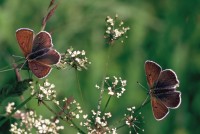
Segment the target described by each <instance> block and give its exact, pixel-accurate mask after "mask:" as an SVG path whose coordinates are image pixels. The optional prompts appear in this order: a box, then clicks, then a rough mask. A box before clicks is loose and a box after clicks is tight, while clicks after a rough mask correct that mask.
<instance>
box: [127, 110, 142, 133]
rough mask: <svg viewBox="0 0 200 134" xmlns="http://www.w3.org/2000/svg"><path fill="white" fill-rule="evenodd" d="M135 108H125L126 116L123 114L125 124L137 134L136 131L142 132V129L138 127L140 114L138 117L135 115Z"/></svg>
mask: <svg viewBox="0 0 200 134" xmlns="http://www.w3.org/2000/svg"><path fill="white" fill-rule="evenodd" d="M134 110H135V107H131V108H127V111H128V112H129V113H128V114H125V115H124V116H125V123H126V125H127V126H128V127H129V128H131V127H132V128H133V129H134V133H136V134H139V133H138V130H141V131H143V132H144V129H141V128H140V127H139V126H138V125H140V124H141V120H142V119H141V116H140V115H141V112H140V113H139V114H138V115H135V112H134ZM129 134H132V131H131V130H130V131H129Z"/></svg>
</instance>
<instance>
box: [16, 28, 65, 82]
mask: <svg viewBox="0 0 200 134" xmlns="http://www.w3.org/2000/svg"><path fill="white" fill-rule="evenodd" d="M16 38H17V41H18V43H19V46H20V48H21V50H22V52H23V54H24V56H25V58H26V60H27V62H28V67H29V69H30V70H31V71H32V72H33V74H34V75H35V76H36V77H38V78H44V77H46V76H47V75H48V74H49V73H50V71H51V70H52V68H51V66H52V65H55V64H57V63H59V61H60V58H61V56H60V54H59V53H58V52H57V51H56V50H55V49H53V44H52V39H51V35H50V34H49V33H48V32H46V31H41V32H39V33H38V34H37V35H36V36H34V33H33V30H31V29H28V28H21V29H18V30H17V31H16Z"/></svg>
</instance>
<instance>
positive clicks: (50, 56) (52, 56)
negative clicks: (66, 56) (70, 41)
mask: <svg viewBox="0 0 200 134" xmlns="http://www.w3.org/2000/svg"><path fill="white" fill-rule="evenodd" d="M60 59H61V56H60V54H59V53H58V52H57V51H56V50H55V49H49V51H48V52H46V53H45V54H43V55H41V56H38V57H37V58H36V59H35V60H36V61H38V62H40V63H42V64H45V65H54V64H57V63H58V62H60Z"/></svg>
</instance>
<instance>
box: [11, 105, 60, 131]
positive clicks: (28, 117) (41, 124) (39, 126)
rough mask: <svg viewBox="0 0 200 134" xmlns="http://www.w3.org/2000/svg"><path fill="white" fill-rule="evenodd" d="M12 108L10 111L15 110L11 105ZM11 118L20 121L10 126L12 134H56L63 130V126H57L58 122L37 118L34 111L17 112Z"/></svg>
mask: <svg viewBox="0 0 200 134" xmlns="http://www.w3.org/2000/svg"><path fill="white" fill-rule="evenodd" d="M8 105H10V104H8ZM8 107H9V106H8ZM12 107H13V108H12V109H15V108H14V105H12ZM11 112H12V111H11ZM7 113H9V111H7ZM13 116H14V117H16V118H17V119H20V121H19V122H15V123H14V124H11V128H10V132H11V133H13V134H22V133H23V134H28V133H31V132H32V131H33V130H34V131H36V133H40V134H46V133H53V134H58V132H59V131H60V130H62V129H64V126H59V125H58V124H59V120H55V121H51V120H49V119H43V117H42V116H37V114H36V113H35V112H34V111H27V112H22V111H20V110H17V112H16V113H15V114H14V115H13Z"/></svg>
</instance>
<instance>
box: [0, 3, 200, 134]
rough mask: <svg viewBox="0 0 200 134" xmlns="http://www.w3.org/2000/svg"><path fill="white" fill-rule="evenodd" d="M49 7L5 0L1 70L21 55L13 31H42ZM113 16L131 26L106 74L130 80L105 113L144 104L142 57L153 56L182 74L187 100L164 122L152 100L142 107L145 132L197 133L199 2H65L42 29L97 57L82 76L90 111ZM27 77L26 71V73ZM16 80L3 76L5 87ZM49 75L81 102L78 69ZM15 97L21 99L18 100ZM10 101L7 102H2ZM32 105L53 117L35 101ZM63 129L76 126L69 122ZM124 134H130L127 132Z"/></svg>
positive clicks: (61, 93) (0, 16)
mask: <svg viewBox="0 0 200 134" xmlns="http://www.w3.org/2000/svg"><path fill="white" fill-rule="evenodd" d="M48 5H49V0H43V1H42V0H0V68H3V67H5V66H7V65H12V62H13V60H12V55H20V56H22V53H21V51H20V49H19V46H18V44H17V41H16V38H15V31H16V30H17V29H18V28H23V27H27V28H31V29H33V30H34V31H35V32H36V33H37V32H39V31H40V29H41V21H42V18H43V16H44V15H45V14H46V13H47V10H46V9H47V7H48ZM115 14H118V15H119V18H121V19H123V20H124V22H125V24H126V25H127V26H129V27H130V28H131V30H130V31H129V32H128V39H124V44H121V43H120V42H116V46H115V47H113V50H112V55H111V61H110V63H109V70H108V74H109V75H110V76H113V75H115V76H121V77H122V78H123V79H127V81H128V83H127V84H128V85H127V91H126V92H125V94H124V95H123V96H122V97H121V99H112V100H111V103H110V105H109V108H108V110H109V111H114V112H113V115H114V116H116V117H118V116H119V115H123V113H124V112H125V110H126V108H127V107H130V106H136V107H139V106H140V104H141V103H142V102H143V100H144V99H145V98H146V91H145V90H143V89H142V88H141V87H140V86H138V84H137V83H136V82H137V81H139V82H140V83H142V84H143V85H144V86H145V87H147V84H146V78H145V74H144V62H145V61H146V60H153V61H155V62H157V63H159V64H160V65H161V66H162V67H163V69H166V68H171V69H173V70H174V71H175V72H176V73H177V76H178V78H179V80H180V87H179V88H178V90H180V91H181V92H182V104H181V105H180V107H179V108H178V109H176V110H171V112H170V114H169V115H168V116H167V117H166V118H165V119H164V120H162V121H159V122H157V121H156V120H155V119H154V117H153V114H152V111H151V106H150V104H148V105H147V106H145V107H144V108H143V109H142V110H141V112H142V115H143V116H144V121H145V123H144V124H142V128H144V130H145V131H144V132H143V133H145V134H146V133H147V134H169V133H171V134H197V133H200V127H199V123H200V104H199V101H200V89H199V88H200V0H192V1H191V0H182V1H181V0H101V1H97V0H96V1H95V0H60V2H59V6H58V8H57V10H56V12H55V14H54V16H53V17H52V18H51V19H50V21H49V22H48V23H47V26H46V29H45V30H47V31H49V32H52V38H53V43H54V47H55V48H56V49H57V50H58V51H59V52H65V50H66V49H68V48H70V46H72V47H73V48H74V49H75V50H82V49H83V50H85V51H86V55H87V57H88V58H89V60H90V61H91V62H92V64H91V65H90V66H89V68H88V70H87V71H83V72H79V73H78V74H79V76H80V78H79V80H80V86H81V88H82V91H83V96H84V99H85V103H86V104H87V105H86V106H85V107H84V109H86V111H87V110H88V111H89V110H91V109H95V108H96V106H97V100H98V96H99V91H98V90H97V89H95V88H94V86H95V84H98V85H100V83H101V80H102V76H103V75H102V74H103V73H104V66H105V59H106V51H107V47H106V46H105V41H104V39H103V35H104V32H105V18H106V16H108V15H109V16H115ZM22 75H23V76H24V78H27V76H28V75H27V73H26V72H25V71H22ZM25 75H26V76H25ZM14 79H15V75H14V72H13V71H9V72H4V73H0V87H2V86H4V85H5V84H12V81H13V80H14ZM48 79H49V82H53V83H54V84H55V85H56V88H57V93H58V97H60V98H64V97H69V96H72V95H73V96H74V97H75V99H77V100H79V101H80V96H79V95H77V94H78V93H79V92H78V88H77V87H78V86H77V81H76V75H75V71H74V70H73V69H67V70H56V69H54V70H53V71H52V73H51V74H50V75H49V76H48ZM25 97H26V96H25ZM105 99H107V97H105ZM12 100H15V101H18V104H19V103H20V102H19V99H17V98H12ZM7 101H10V100H6V101H5V102H3V104H7ZM28 106H29V107H33V108H35V109H37V112H38V113H43V114H44V113H45V114H46V115H48V114H49V115H51V113H50V112H48V110H47V109H45V108H43V107H42V106H38V105H37V101H36V100H34V101H32V102H31V103H29V104H28ZM41 107H42V108H41ZM3 108H4V107H0V111H3ZM66 126H67V125H66ZM4 130H5V129H4ZM62 133H75V131H74V129H71V128H70V127H66V129H65V131H63V132H62ZM120 133H128V129H122V130H120Z"/></svg>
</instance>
